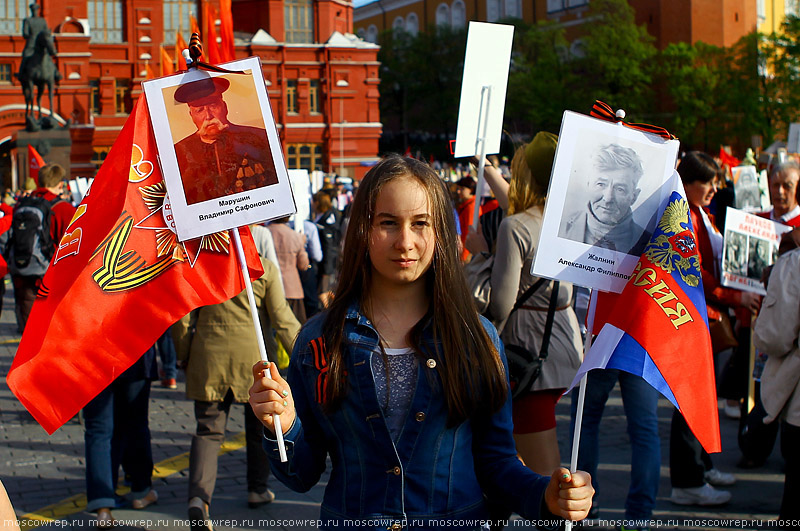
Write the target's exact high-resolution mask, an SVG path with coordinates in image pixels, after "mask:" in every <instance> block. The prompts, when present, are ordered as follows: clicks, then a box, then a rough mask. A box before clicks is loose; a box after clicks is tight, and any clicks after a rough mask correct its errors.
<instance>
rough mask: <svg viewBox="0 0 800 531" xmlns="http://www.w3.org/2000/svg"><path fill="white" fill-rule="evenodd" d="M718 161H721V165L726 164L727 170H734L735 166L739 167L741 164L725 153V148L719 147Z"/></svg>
mask: <svg viewBox="0 0 800 531" xmlns="http://www.w3.org/2000/svg"><path fill="white" fill-rule="evenodd" d="M719 159H720V160H721V161H722V164H727V165H728V168H735V167H736V166H739V165H740V164H741V163H742V161H740V160H739V159H737V158H736V157H734V156H733V155H729V154H728V152H727V151H725V148H723V147H721V146H720V148H719Z"/></svg>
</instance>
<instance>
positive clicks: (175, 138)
mask: <svg viewBox="0 0 800 531" xmlns="http://www.w3.org/2000/svg"><path fill="white" fill-rule="evenodd" d="M223 67H224V68H225V69H227V70H231V71H236V72H235V73H220V72H208V71H205V70H192V71H189V72H187V73H184V74H178V75H174V76H167V77H162V78H158V79H153V80H151V81H145V82H143V83H142V86H143V88H144V92H145V95H146V97H147V105H148V108H149V110H150V120H151V123H152V124H153V132H154V134H155V139H156V145H157V146H158V155H159V160H160V163H161V171H162V173H163V175H164V182H165V184H166V187H167V194H168V196H169V203H170V207H171V208H172V213H173V216H174V220H175V230H176V232H177V234H178V240H180V241H183V240H188V239H192V238H198V237H200V236H204V235H206V234H211V233H214V232H219V231H223V230H227V229H231V228H234V227H240V226H242V225H247V224H250V223H258V222H261V221H264V220H269V219H275V218H279V217H283V216H288V215H290V214H293V213H294V212H295V210H296V209H295V204H294V198H293V196H292V189H291V186H290V184H289V177H288V175H287V172H286V164H285V162H284V160H283V153H282V151H281V147H280V142H279V140H278V134H277V130H276V127H275V121H274V119H273V117H272V111H271V109H270V105H269V98H268V96H267V91H266V87H265V85H264V77H263V73H262V71H261V61H260V59H259V58H258V57H249V58H247V59H241V60H238V61H233V62H231V63H226V64H225V65H223Z"/></svg>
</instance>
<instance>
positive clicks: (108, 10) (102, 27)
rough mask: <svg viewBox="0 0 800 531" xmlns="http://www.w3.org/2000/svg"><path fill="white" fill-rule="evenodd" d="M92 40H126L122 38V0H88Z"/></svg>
mask: <svg viewBox="0 0 800 531" xmlns="http://www.w3.org/2000/svg"><path fill="white" fill-rule="evenodd" d="M86 5H87V9H88V10H89V28H90V31H91V39H90V40H91V41H92V42H124V41H123V38H122V17H123V16H124V11H123V9H122V0H88V2H87V4H86Z"/></svg>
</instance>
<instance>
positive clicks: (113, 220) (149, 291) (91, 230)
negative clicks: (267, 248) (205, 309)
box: [7, 95, 263, 433]
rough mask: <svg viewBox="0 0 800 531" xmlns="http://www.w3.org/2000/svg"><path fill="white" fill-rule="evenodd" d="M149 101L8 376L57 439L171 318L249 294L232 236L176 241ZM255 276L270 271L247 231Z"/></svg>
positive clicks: (114, 152) (66, 251)
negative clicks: (264, 270) (61, 430)
mask: <svg viewBox="0 0 800 531" xmlns="http://www.w3.org/2000/svg"><path fill="white" fill-rule="evenodd" d="M156 157H157V150H156V144H155V138H154V136H153V131H152V128H151V126H150V120H149V117H148V111H147V103H146V102H145V98H144V95H142V96H141V97H140V98H139V101H138V102H137V104H136V107H135V108H134V110H133V113H132V114H131V116H130V117H129V118H128V120H127V122H126V123H125V127H124V128H123V129H122V132H121V133H120V135H119V137H118V138H117V140H116V142H114V146H113V147H112V148H111V152H110V153H109V154H108V157H107V158H106V160H105V162H104V163H103V166H102V167H101V168H100V171H99V172H98V174H97V177H96V178H95V180H94V183H93V184H92V186H91V189H90V190H89V192H88V193H87V194H86V196H85V197H84V199H83V202H82V203H81V205H80V206H79V207H78V209H77V211H76V213H75V216H74V217H73V218H72V221H71V222H70V225H69V227H68V228H67V231H66V233H65V235H64V237H63V238H62V240H61V242H60V243H59V247H58V250H57V251H56V254H55V256H54V257H53V261H52V262H51V264H50V267H49V269H48V270H47V273H46V274H45V276H44V279H43V281H42V286H41V288H40V291H39V295H38V297H37V299H36V302H35V303H34V305H33V310H32V311H31V314H30V318H29V319H28V323H27V326H26V327H25V333H24V334H23V336H22V340H21V342H20V344H19V348H18V349H17V353H16V356H15V358H14V363H13V365H12V366H11V370H10V371H9V373H8V377H7V382H8V386H9V387H10V388H11V390H12V391H13V392H14V394H15V395H16V396H17V398H19V400H20V402H22V404H23V405H24V406H25V407H26V408H27V409H28V411H30V413H31V414H32V415H33V416H34V418H35V419H36V420H37V421H38V422H39V424H41V425H42V427H43V428H44V429H45V430H47V432H48V433H53V432H54V431H55V430H57V429H58V428H59V427H61V426H62V425H63V424H64V423H65V422H66V421H68V420H69V419H70V418H72V417H73V416H74V415H75V414H76V413H77V412H78V411H79V410H80V409H81V408H82V407H83V406H85V405H86V404H87V403H88V402H89V401H90V400H91V399H92V398H94V397H95V396H97V394H98V393H100V391H102V390H103V389H105V388H106V387H107V386H108V385H109V384H110V383H111V382H112V381H113V380H114V379H115V378H116V377H118V376H119V375H120V374H121V373H122V372H123V371H125V370H126V369H127V368H128V367H130V366H131V365H132V364H133V363H134V362H135V361H136V360H138V359H139V357H141V355H142V354H143V353H144V352H145V351H146V350H147V349H148V348H149V347H150V346H152V345H153V343H155V341H156V339H157V338H158V337H159V336H160V335H161V334H162V333H164V331H165V330H166V329H167V328H168V327H169V326H170V325H171V324H172V323H174V322H175V321H177V320H178V319H180V318H181V317H183V316H184V315H186V314H187V313H189V312H190V311H191V310H192V309H194V308H197V307H199V306H204V305H208V304H216V303H219V302H222V301H225V300H227V299H230V298H231V297H233V296H234V295H236V294H238V293H240V292H241V291H242V290H243V289H244V282H243V279H242V275H241V269H240V268H239V265H238V262H237V260H236V253H235V249H234V248H233V243H232V242H231V241H230V234H229V233H228V232H221V233H217V234H212V235H209V236H204V237H202V238H198V239H196V240H189V241H186V242H178V241H177V239H176V235H175V233H174V232H173V230H172V229H170V225H171V224H172V223H171V221H172V216H171V214H170V210H169V203H168V200H166V189H165V187H164V181H163V179H162V176H161V171H160V169H159V165H158V163H157V158H156ZM241 234H242V236H243V238H242V240H243V244H244V248H245V254H246V256H247V263H248V265H249V266H250V275H251V277H252V278H258V277H260V276H261V274H262V273H263V271H262V270H261V263H260V260H259V259H258V254H257V253H256V250H255V246H254V244H253V239H252V238H251V237H250V233H249V231H248V230H247V229H246V228H244V229H241Z"/></svg>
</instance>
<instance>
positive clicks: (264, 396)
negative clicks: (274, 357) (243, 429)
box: [250, 361, 296, 433]
mask: <svg viewBox="0 0 800 531" xmlns="http://www.w3.org/2000/svg"><path fill="white" fill-rule="evenodd" d="M267 370H269V371H270V372H269V374H270V375H271V376H272V378H269V377H267V376H266V371H267ZM291 391H292V390H291V389H290V388H289V384H287V383H286V380H284V379H283V378H281V375H280V373H279V372H278V366H277V365H275V364H274V363H267V362H265V361H259V362H258V363H256V364H255V365H253V385H252V386H251V387H250V407H252V408H253V413H255V415H256V418H257V419H258V420H260V421H261V423H262V424H263V425H264V426H266V428H267V429H268V430H269V431H271V432H272V433H275V425H274V423H273V415H274V414H277V415H280V419H281V430H282V431H283V433H286V432H287V431H289V428H291V427H292V424H294V419H295V417H296V414H295V410H294V399H293V397H292V392H291Z"/></svg>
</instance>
